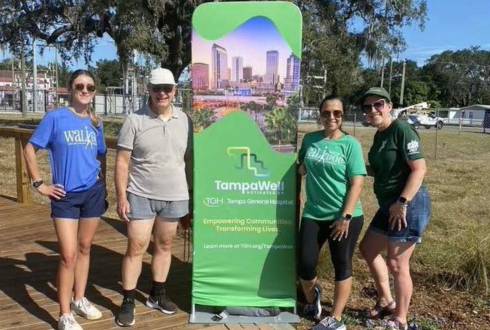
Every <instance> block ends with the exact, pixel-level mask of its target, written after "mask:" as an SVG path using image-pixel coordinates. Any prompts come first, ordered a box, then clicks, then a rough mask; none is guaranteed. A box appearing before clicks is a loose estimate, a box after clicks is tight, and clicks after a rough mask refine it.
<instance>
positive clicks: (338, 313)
mask: <svg viewBox="0 0 490 330" xmlns="http://www.w3.org/2000/svg"><path fill="white" fill-rule="evenodd" d="M343 113H344V111H343V105H342V102H341V101H340V100H339V99H337V98H326V99H324V100H323V101H322V103H321V104H320V120H321V123H322V124H323V126H324V129H323V130H321V131H317V132H312V133H309V134H306V135H305V137H304V138H303V143H302V145H301V149H300V151H299V155H298V159H299V163H300V164H301V166H300V173H301V174H302V175H306V199H307V200H306V203H305V208H304V209H303V214H302V220H301V228H300V258H299V261H300V264H299V276H300V278H301V284H302V287H303V291H304V293H305V296H306V300H307V304H306V305H305V309H304V311H305V314H307V315H308V314H310V315H311V316H313V317H314V318H317V319H320V316H321V311H322V308H321V304H320V302H321V290H320V287H319V286H318V285H317V283H316V267H317V264H318V257H319V254H320V250H321V248H322V246H323V244H325V242H326V241H328V245H329V248H330V255H331V258H332V263H333V265H334V269H335V294H334V302H333V308H332V312H331V315H330V316H328V317H326V318H325V319H324V320H322V321H321V322H320V323H319V324H318V325H316V326H315V327H313V329H314V330H317V329H318V330H333V329H335V330H345V325H344V324H343V322H342V312H343V309H344V307H345V304H346V302H347V299H348V298H349V294H350V290H351V286H352V276H351V275H352V270H351V268H352V255H353V253H354V250H355V246H356V242H357V239H358V237H359V234H360V232H361V229H362V225H363V220H364V218H363V213H362V208H361V203H360V202H359V200H358V199H359V194H360V192H361V187H362V184H363V182H364V176H365V175H366V166H365V163H364V159H363V156H362V150H361V146H360V144H359V142H358V141H357V140H356V139H355V138H354V137H352V136H350V135H347V134H344V133H343V132H342V131H341V125H342V120H343V119H342V116H343Z"/></svg>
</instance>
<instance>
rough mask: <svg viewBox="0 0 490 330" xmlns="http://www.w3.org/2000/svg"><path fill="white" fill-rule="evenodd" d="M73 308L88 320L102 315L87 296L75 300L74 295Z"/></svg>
mask: <svg viewBox="0 0 490 330" xmlns="http://www.w3.org/2000/svg"><path fill="white" fill-rule="evenodd" d="M71 310H72V311H73V312H74V313H75V314H77V315H80V316H82V317H84V318H86V319H88V320H97V319H100V318H101V317H102V313H101V312H100V311H99V310H98V309H97V308H95V306H94V305H92V304H91V303H90V301H88V299H87V298H85V297H83V298H82V299H80V300H79V301H74V300H73V297H72V298H71Z"/></svg>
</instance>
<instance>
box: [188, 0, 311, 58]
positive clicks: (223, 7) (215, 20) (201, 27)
mask: <svg viewBox="0 0 490 330" xmlns="http://www.w3.org/2000/svg"><path fill="white" fill-rule="evenodd" d="M254 17H266V18H268V19H270V20H271V21H272V22H273V23H274V25H275V26H276V28H277V30H278V31H279V33H280V34H281V35H282V37H283V38H284V40H285V41H286V42H287V44H288V45H289V47H291V50H292V52H293V53H294V55H295V56H296V57H298V58H301V32H298V31H301V26H302V16H301V12H300V10H299V9H298V7H296V6H295V5H294V4H293V3H290V2H283V1H277V2H263V3H262V2H255V3H254V4H253V6H251V4H250V3H247V2H230V3H223V2H220V3H206V4H202V5H200V6H199V7H197V8H196V10H195V12H194V15H193V17H192V26H193V27H194V29H195V31H196V32H197V33H198V34H199V35H200V36H201V37H202V38H203V39H207V40H217V39H220V38H221V37H223V36H225V35H226V34H227V33H229V32H231V31H233V30H234V29H236V28H237V27H239V26H240V25H242V24H243V23H244V22H246V21H248V20H249V19H251V18H254Z"/></svg>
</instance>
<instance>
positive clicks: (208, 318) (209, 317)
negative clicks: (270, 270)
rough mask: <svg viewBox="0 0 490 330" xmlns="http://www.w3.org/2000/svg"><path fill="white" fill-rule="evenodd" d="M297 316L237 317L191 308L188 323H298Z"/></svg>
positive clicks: (290, 314)
mask: <svg viewBox="0 0 490 330" xmlns="http://www.w3.org/2000/svg"><path fill="white" fill-rule="evenodd" d="M299 322H300V318H299V316H298V315H296V314H294V313H291V312H286V311H284V312H281V313H280V314H279V315H276V316H238V315H229V314H228V313H226V312H223V313H221V314H216V313H215V312H214V308H213V307H208V306H193V308H192V313H191V314H190V316H189V323H199V324H226V323H230V324H237V323H244V324H248V323H258V324H261V323H262V324H264V323H270V324H274V323H299Z"/></svg>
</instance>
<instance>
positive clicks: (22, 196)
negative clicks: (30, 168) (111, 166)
mask: <svg viewBox="0 0 490 330" xmlns="http://www.w3.org/2000/svg"><path fill="white" fill-rule="evenodd" d="M33 132H34V130H32V129H25V128H17V127H0V137H4V138H14V139H15V176H16V182H17V202H19V203H24V204H28V203H30V202H31V196H30V189H29V188H30V180H29V175H28V174H27V167H26V162H25V159H24V148H25V146H26V144H27V142H28V141H29V138H30V137H31V135H32V133H33ZM106 145H107V148H108V149H115V148H116V145H117V140H116V138H114V137H108V138H106ZM105 175H106V173H104V176H105Z"/></svg>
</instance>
